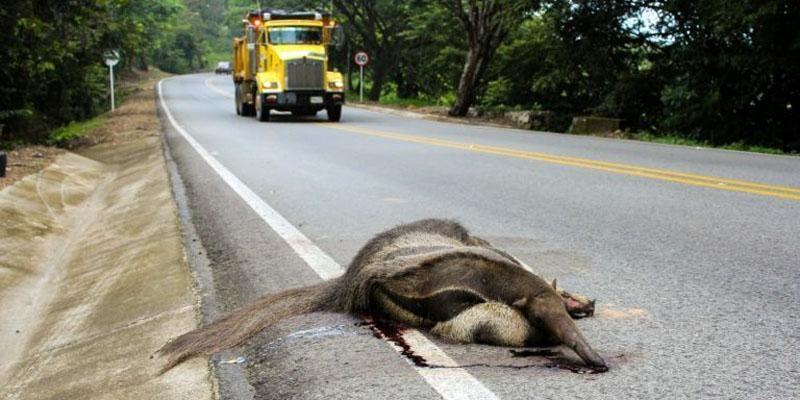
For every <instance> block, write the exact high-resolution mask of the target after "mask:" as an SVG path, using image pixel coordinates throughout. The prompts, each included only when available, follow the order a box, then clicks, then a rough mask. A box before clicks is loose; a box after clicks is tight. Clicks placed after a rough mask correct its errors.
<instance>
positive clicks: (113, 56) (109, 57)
mask: <svg viewBox="0 0 800 400" xmlns="http://www.w3.org/2000/svg"><path fill="white" fill-rule="evenodd" d="M105 59H106V65H108V76H109V80H110V82H111V111H114V66H115V65H117V63H118V62H119V52H117V51H116V50H111V51H107V52H106V54H105Z"/></svg>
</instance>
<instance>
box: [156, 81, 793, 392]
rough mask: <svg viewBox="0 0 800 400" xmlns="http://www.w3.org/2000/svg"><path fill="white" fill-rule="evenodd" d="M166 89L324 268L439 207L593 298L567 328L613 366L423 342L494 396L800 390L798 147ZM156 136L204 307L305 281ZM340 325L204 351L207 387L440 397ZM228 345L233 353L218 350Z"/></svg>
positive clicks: (360, 331) (247, 211)
mask: <svg viewBox="0 0 800 400" xmlns="http://www.w3.org/2000/svg"><path fill="white" fill-rule="evenodd" d="M162 88H163V98H164V101H165V103H166V106H167V107H168V109H169V110H170V111H171V114H172V116H173V117H174V119H175V121H176V122H177V123H178V124H179V125H180V126H181V127H182V129H183V130H184V132H186V133H187V134H188V135H189V136H191V138H192V139H193V140H194V141H196V144H197V145H198V146H201V147H202V148H204V149H205V150H206V151H207V152H208V155H209V156H210V157H212V158H213V159H214V160H216V161H217V162H218V163H219V164H220V165H222V166H224V168H226V169H227V170H228V171H229V172H230V173H231V174H232V175H234V176H235V177H236V178H238V180H239V181H241V183H242V184H243V185H245V186H246V187H247V188H249V189H250V190H251V191H252V193H254V194H255V195H256V196H257V198H258V201H263V202H265V203H266V204H268V205H269V206H271V207H272V208H273V209H274V210H275V211H277V212H278V213H279V214H280V215H282V216H283V217H284V218H285V219H286V220H287V221H289V222H290V223H291V225H293V226H294V227H296V228H297V229H298V230H299V231H300V232H302V233H303V234H304V235H305V236H306V237H307V238H308V239H310V240H311V241H312V242H313V243H314V244H316V245H317V246H318V247H319V248H321V249H322V250H323V251H324V252H325V253H327V254H328V255H330V257H332V258H333V260H335V261H336V262H337V263H338V264H340V265H347V264H348V262H349V261H350V259H351V258H352V257H353V256H354V255H355V253H356V251H357V250H358V249H359V248H360V246H362V245H363V244H364V243H365V242H366V241H367V240H368V239H369V238H370V237H371V236H372V235H374V234H375V233H377V232H379V231H381V230H383V229H386V228H388V227H391V226H393V225H396V224H398V223H402V222H408V221H412V220H415V219H419V218H426V217H445V218H454V219H457V220H459V221H461V222H462V223H464V224H465V225H466V226H467V227H468V228H470V229H471V230H472V231H473V232H474V233H475V234H477V235H479V236H482V237H484V238H486V239H488V240H490V241H491V242H493V243H494V244H495V245H497V246H498V247H501V248H505V249H507V250H508V251H509V252H511V253H512V254H514V255H516V256H517V257H519V258H520V259H522V260H523V261H525V262H526V263H528V264H529V265H531V266H532V267H533V268H534V269H535V270H536V271H537V272H538V273H539V274H540V275H541V276H543V277H546V278H554V277H555V278H558V281H559V284H560V286H562V287H565V288H567V289H568V290H573V291H575V292H580V293H585V294H588V295H590V296H592V297H596V298H597V299H598V306H599V311H598V313H597V315H596V316H595V317H594V318H589V319H584V320H581V321H579V322H578V325H579V327H580V328H581V329H582V330H583V332H584V334H585V336H586V337H587V338H588V339H589V341H590V343H591V344H592V345H593V346H594V348H595V349H597V350H598V351H599V352H600V353H601V354H602V355H603V356H604V357H606V358H607V359H608V360H609V362H610V366H611V370H610V371H609V372H608V373H605V374H594V375H588V374H587V375H581V374H575V373H572V372H570V371H568V370H563V369H557V368H548V367H547V364H548V360H546V359H544V358H542V357H530V358H512V357H511V355H510V354H509V351H508V349H503V348H496V347H487V346H477V345H471V346H458V345H450V344H446V343H441V342H439V341H436V340H435V339H432V340H433V341H434V343H435V344H436V345H438V346H439V348H441V349H442V350H443V351H444V352H445V353H446V354H447V355H448V356H449V357H450V358H452V360H454V361H455V362H456V364H458V366H461V367H462V368H461V370H463V371H466V372H467V373H468V376H471V377H472V378H474V379H475V380H476V381H477V382H479V385H481V386H482V387H484V388H485V389H487V392H488V393H489V394H490V395H494V396H496V397H497V398H502V399H527V398H573V399H579V398H586V399H598V398H609V399H612V398H613V399H616V398H670V399H672V398H738V399H753V398H758V399H772V398H774V399H788V398H797V397H798V396H800V328H799V327H800V323H798V315H800V189H798V188H800V158H797V157H780V156H768V155H759V154H749V153H741V152H731V151H720V150H712V149H695V148H689V147H676V146H664V145H656V144H648V143H639V142H630V141H619V140H610V139H602V138H592V137H578V136H569V135H559V134H549V133H541V132H524V131H518V130H513V129H500V128H490V127H478V126H466V125H460V124H448V123H441V122H432V121H428V120H422V119H414V118H409V117H403V116H395V115H390V114H385V113H378V112H371V111H365V110H361V109H356V108H352V107H347V108H345V110H344V112H343V117H342V122H340V123H338V124H334V123H328V122H326V120H325V115H324V112H323V113H320V115H319V116H318V117H316V118H294V117H291V116H279V117H277V118H275V120H274V121H273V122H269V123H259V122H257V121H256V120H255V119H254V118H243V117H238V116H237V115H236V114H235V112H234V105H233V100H232V99H231V97H232V93H233V86H232V83H231V82H230V77H229V76H213V75H189V76H180V77H176V78H172V79H169V80H166V81H164V82H163V84H162ZM165 121H166V119H165ZM167 125H169V122H167ZM166 141H167V143H168V144H169V147H170V155H171V157H172V158H173V159H174V161H175V166H176V170H177V174H179V175H180V179H181V180H182V182H183V185H182V186H184V187H185V193H179V197H180V199H179V200H180V201H181V202H184V210H183V212H184V214H185V215H184V216H185V218H186V221H187V222H188V223H189V225H188V228H187V229H188V231H189V234H188V237H187V242H189V243H190V244H191V246H190V251H191V253H192V254H191V258H192V260H193V265H195V267H196V268H197V269H198V276H199V278H200V280H201V282H200V287H201V290H202V292H203V295H204V305H205V306H206V307H205V309H206V311H207V315H206V317H207V319H213V318H215V317H216V316H218V315H219V314H220V313H221V312H224V311H226V310H230V309H233V308H234V307H236V306H238V305H242V304H244V303H245V302H246V301H248V300H249V299H252V298H254V297H256V296H258V295H260V294H262V293H267V292H274V291H279V290H281V289H285V288H288V287H295V286H302V285H306V284H311V283H314V282H318V281H319V280H320V277H319V275H318V274H317V273H315V272H314V270H313V269H312V268H310V267H309V265H308V264H307V263H306V262H305V261H304V260H303V259H301V258H300V257H299V256H298V255H297V253H296V252H295V250H294V249H293V248H292V247H290V245H288V244H287V243H286V241H284V240H283V239H282V238H281V236H280V235H279V234H278V233H276V231H274V230H273V229H271V228H270V227H269V226H268V225H267V224H266V223H265V222H264V220H263V219H262V218H260V217H259V216H258V214H257V213H256V212H254V211H253V209H252V208H251V207H249V206H248V205H247V203H246V202H245V200H243V198H242V197H241V196H240V195H239V194H237V193H236V192H234V191H233V190H232V189H231V187H230V186H229V185H228V184H226V182H225V181H223V179H222V178H221V177H220V175H218V174H217V173H216V172H214V170H213V169H212V168H211V167H210V166H209V164H208V162H206V161H205V160H204V159H203V158H202V157H201V156H200V155H199V154H198V152H197V150H196V149H195V147H193V146H191V145H190V144H189V142H188V141H187V140H186V138H185V137H184V136H182V135H181V134H180V133H179V132H178V131H177V130H176V129H174V128H172V127H170V128H168V129H167V132H166ZM609 163H610V164H609ZM643 168H646V169H643ZM675 173H680V174H677V175H676V174H675ZM709 176H710V177H717V178H725V179H727V180H725V181H721V180H719V179H709V178H707V177H709ZM740 181H744V182H740ZM179 186H180V185H179ZM786 187H788V189H787V188H786ZM358 323H359V320H358V319H356V318H353V317H349V316H343V315H336V314H313V315H308V316H303V317H299V318H295V319H292V320H290V321H287V322H286V323H283V324H281V325H279V326H278V327H276V328H274V329H269V330H267V331H265V332H263V333H262V334H261V335H259V336H258V337H257V338H256V339H254V340H253V341H252V343H251V344H250V345H249V346H247V347H246V348H243V349H237V350H235V351H232V352H228V353H226V354H224V355H223V356H221V357H217V358H216V360H215V365H216V371H217V373H218V374H219V376H220V380H221V382H222V383H221V392H222V397H223V398H247V397H249V396H255V397H256V398H276V399H279V398H280V399H283V398H393V399H394V398H408V399H412V398H413V399H420V398H436V397H438V396H440V392H437V390H436V389H435V385H431V384H429V382H428V380H426V379H425V378H424V376H425V375H424V374H425V373H426V372H424V371H423V372H420V371H419V368H416V367H414V366H413V365H411V364H410V363H409V362H408V360H407V359H405V358H404V357H403V356H402V355H400V354H399V353H398V352H396V351H395V350H393V349H392V347H391V346H389V345H387V343H386V342H384V341H382V340H380V339H376V338H374V337H373V335H372V332H371V331H370V330H369V329H368V328H366V327H364V326H360V324H358ZM421 350H424V349H421ZM423 355H424V354H423ZM237 356H243V357H244V358H245V361H244V363H241V364H236V363H228V362H227V360H229V359H232V358H235V357H237ZM473 394H474V393H473Z"/></svg>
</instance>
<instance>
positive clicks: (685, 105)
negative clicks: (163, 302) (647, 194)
mask: <svg viewBox="0 0 800 400" xmlns="http://www.w3.org/2000/svg"><path fill="white" fill-rule="evenodd" d="M259 3H260V6H261V7H274V8H283V9H310V8H317V9H325V10H330V9H331V7H332V8H333V12H334V15H335V17H336V18H337V19H338V20H340V21H341V22H342V23H343V25H344V28H345V31H346V43H345V45H344V46H342V47H340V48H338V49H334V50H333V52H332V63H333V64H334V66H335V67H337V68H339V69H340V70H342V71H344V72H346V75H347V79H348V83H349V84H350V87H354V85H357V83H358V82H357V79H354V77H353V75H354V73H353V72H354V71H355V66H353V65H352V62H351V61H350V57H351V55H352V53H353V52H355V51H356V50H360V49H364V50H367V51H368V52H369V53H370V54H371V56H372V63H371V65H370V66H369V67H368V69H367V73H368V80H367V85H366V86H367V94H368V97H369V98H370V99H372V100H378V99H381V98H383V99H393V100H395V101H405V102H412V103H417V104H439V105H445V106H448V107H451V108H450V109H451V113H453V114H457V115H463V114H464V113H465V112H466V111H467V110H468V108H469V107H470V106H472V107H480V108H497V109H510V108H514V109H523V110H524V109H531V110H547V111H552V112H553V113H554V114H555V115H557V116H558V119H559V120H561V121H569V119H570V118H571V117H572V116H575V115H597V116H606V117H616V118H621V119H623V120H624V126H625V127H626V128H627V129H629V130H631V131H634V132H647V133H649V134H668V135H673V136H678V137H682V138H687V139H692V140H697V141H701V142H709V143H713V144H729V143H746V144H752V145H760V146H770V147H776V148H781V149H784V150H789V151H800V63H798V62H797V60H800V24H798V21H800V2H797V1H796V0H743V1H737V2H731V1H723V0H691V1H690V0H604V1H601V0H542V1H532V0H514V1H499V0H469V1H467V0H391V1H390V0H369V1H361V0H358V1H345V0H324V1H323V0H316V1H314V0H262V1H260V2H257V1H254V0H184V1H180V0H146V1H145V0H143V1H134V0H100V1H79V0H72V1H63V2H62V1H52V0H51V1H18V0H10V1H7V2H6V4H7V5H6V4H4V7H3V8H2V9H0V23H2V24H3V26H4V28H3V31H2V34H1V35H2V37H0V40H2V41H3V43H8V44H10V45H5V46H6V48H5V49H4V50H5V51H4V52H3V53H2V54H0V57H2V58H0V60H2V62H3V63H2V65H3V69H2V70H0V74H2V79H3V86H2V88H0V95H1V96H2V97H0V123H3V122H2V121H5V123H14V121H27V123H28V124H32V123H38V124H43V125H45V126H52V125H54V124H63V123H65V122H68V121H70V120H73V119H80V118H83V117H85V116H88V115H91V114H92V113H94V112H96V110H97V109H98V108H100V107H102V106H104V105H105V103H104V102H105V100H104V99H105V93H104V91H105V90H106V89H105V85H104V83H103V79H105V74H106V71H105V69H104V67H103V65H102V64H101V62H100V59H101V54H102V52H103V51H104V50H106V49H110V48H117V49H120V50H121V52H122V53H123V55H124V67H125V68H130V67H144V66H147V65H156V66H158V67H159V68H162V69H165V70H168V71H173V72H186V71H190V70H196V69H199V68H203V67H205V66H207V65H208V61H212V62H213V61H216V60H223V59H229V57H230V43H231V39H232V38H233V37H234V36H236V35H239V34H240V32H241V18H242V16H243V15H244V14H245V12H246V11H247V10H250V9H254V8H256V7H258V4H259Z"/></svg>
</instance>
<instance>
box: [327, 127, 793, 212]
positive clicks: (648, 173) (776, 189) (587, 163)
mask: <svg viewBox="0 0 800 400" xmlns="http://www.w3.org/2000/svg"><path fill="white" fill-rule="evenodd" d="M318 125H320V126H324V127H326V128H333V129H337V130H340V131H344V132H350V133H357V134H361V135H368V136H376V137H382V138H386V139H392V140H399V141H404V142H411V143H419V144H426V145H431V146H438V147H447V148H453V149H460V150H466V151H472V152H477V153H484V154H494V155H499V156H506V157H513V158H520V159H527V160H536V161H543V162H548V163H552V164H559V165H568V166H573V167H579V168H587V169H593V170H599V171H605V172H611V173H616V174H622V175H632V176H638V177H642V178H648V179H656V180H661V181H668V182H675V183H682V184H685V185H691V186H700V187H707V188H712V189H719V190H728V191H733V192H744V193H751V194H758V195H762V196H770V197H777V198H781V199H787V200H795V201H800V188H797V187H789V186H778V185H768V184H764V183H758V182H748V181H740V180H735V179H726V178H717V177H713V176H705V175H697V174H688V173H683V172H676V171H668V170H662V169H656V168H648V167H640V166H637V165H629V164H620V163H612V162H606V161H599V160H592V159H587V158H579V157H568V156H558V155H553V154H547V153H540V152H535V151H525V150H516V149H511V148H507V147H497V146H488V145H483V144H477V143H465V142H457V141H452V140H444V139H437V138H432V137H427V136H416V135H407V134H402V133H395V132H385V131H378V130H373V129H369V128H365V127H360V126H355V125H349V124H330V123H319V124H318Z"/></svg>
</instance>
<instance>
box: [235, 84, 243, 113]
mask: <svg viewBox="0 0 800 400" xmlns="http://www.w3.org/2000/svg"><path fill="white" fill-rule="evenodd" d="M233 102H234V103H236V115H242V102H241V101H239V85H236V95H235V96H233Z"/></svg>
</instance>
